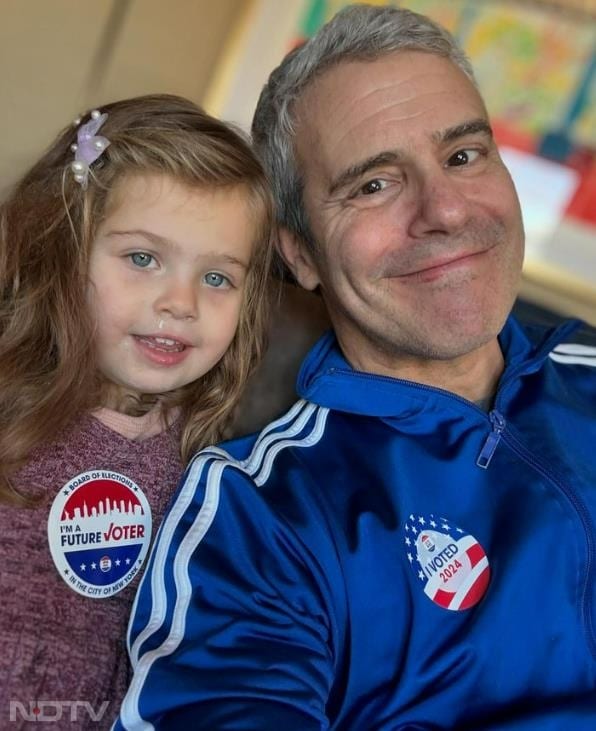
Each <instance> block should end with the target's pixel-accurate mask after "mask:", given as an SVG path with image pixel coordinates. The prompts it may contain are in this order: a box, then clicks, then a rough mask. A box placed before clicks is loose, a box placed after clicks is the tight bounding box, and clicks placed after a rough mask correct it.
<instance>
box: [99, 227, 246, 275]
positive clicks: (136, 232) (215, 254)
mask: <svg viewBox="0 0 596 731" xmlns="http://www.w3.org/2000/svg"><path fill="white" fill-rule="evenodd" d="M107 235H108V236H142V237H144V238H145V239H147V241H150V242H151V243H153V244H158V245H161V246H165V247H166V248H168V249H171V250H172V251H176V250H177V249H178V248H179V247H178V245H177V244H176V243H175V242H174V241H170V239H166V238H165V237H164V236H160V235H159V234H155V233H153V232H152V231H145V229H142V228H137V229H131V230H128V231H116V230H114V231H109V232H108V234H107ZM201 258H203V259H211V258H212V259H214V260H219V261H222V262H226V263H227V264H236V265H237V266H240V267H242V268H243V269H248V264H247V262H245V261H243V260H242V259H238V258H237V257H235V256H232V255H231V254H225V253H222V252H221V251H207V252H205V253H204V254H201Z"/></svg>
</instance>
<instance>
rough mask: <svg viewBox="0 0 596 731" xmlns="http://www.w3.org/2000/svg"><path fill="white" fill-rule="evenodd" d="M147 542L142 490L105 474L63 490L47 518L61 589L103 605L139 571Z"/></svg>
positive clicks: (147, 523)
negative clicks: (99, 600) (68, 588)
mask: <svg viewBox="0 0 596 731" xmlns="http://www.w3.org/2000/svg"><path fill="white" fill-rule="evenodd" d="M150 540H151V509H150V507H149V503H148V501H147V498H146V497H145V495H144V494H143V491H142V490H141V488H140V487H139V486H138V485H137V484H136V483H134V482H133V481H132V480H131V479H129V478H128V477H127V476H126V475H122V474H120V473H118V472H111V471H109V470H94V471H91V472H83V473H81V474H80V475H77V476H76V477H73V478H72V480H70V481H69V482H67V484H66V485H64V487H62V488H61V489H60V490H59V491H58V494H57V495H56V497H55V498H54V502H53V503H52V507H51V508H50V513H49V516H48V544H49V549H50V553H51V555H52V558H53V560H54V564H55V566H56V569H57V570H58V573H59V574H60V576H61V577H62V578H63V579H64V581H65V582H66V584H67V585H68V586H69V587H70V588H71V589H72V590H73V591H75V592H77V593H78V594H83V595H84V596H88V597H91V598H93V599H107V598H108V597H110V596H113V595H114V594H117V593H118V592H119V591H121V590H122V589H124V588H125V587H126V586H127V585H128V584H129V583H130V582H131V581H132V580H133V579H134V577H135V576H136V575H137V573H138V572H139V569H140V568H141V566H142V564H143V561H144V560H145V556H146V554H147V550H148V548H149V542H150Z"/></svg>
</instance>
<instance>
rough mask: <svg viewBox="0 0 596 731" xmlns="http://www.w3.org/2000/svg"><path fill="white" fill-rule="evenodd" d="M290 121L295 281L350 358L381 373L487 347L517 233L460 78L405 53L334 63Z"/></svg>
mask: <svg viewBox="0 0 596 731" xmlns="http://www.w3.org/2000/svg"><path fill="white" fill-rule="evenodd" d="M296 116H297V134H296V142H295V146H296V155H297V161H298V166H299V170H300V172H301V174H302V177H303V180H304V205H305V207H306V213H307V216H308V219H309V221H310V225H311V229H312V233H313V236H314V240H315V241H316V242H317V251H316V253H315V254H314V255H309V254H308V252H306V253H305V257H306V264H304V265H303V266H302V267H300V268H299V269H297V276H298V279H299V281H300V282H301V284H303V286H305V287H307V288H309V289H313V288H314V287H316V286H320V288H321V292H322V295H323V298H324V300H325V302H326V304H327V307H328V309H329V313H330V316H331V319H332V322H333V325H334V327H335V330H336V333H337V335H338V338H339V341H340V344H341V346H342V349H343V350H344V353H345V355H346V356H347V357H348V359H349V360H350V362H351V363H352V364H353V365H354V366H355V367H356V368H359V369H361V370H368V371H373V372H394V371H395V367H396V365H399V364H401V363H403V362H404V360H408V359H410V360H412V361H413V362H416V361H417V360H418V361H420V360H421V359H422V360H426V361H428V360H448V359H454V358H457V357H459V356H462V355H465V354H467V353H470V352H472V351H474V350H476V349H477V348H480V347H481V346H482V345H484V344H486V343H488V342H490V341H491V340H493V339H494V337H495V336H496V334H497V333H498V332H499V330H500V329H501V327H502V325H503V322H504V320H505V318H506V316H507V313H508V312H509V310H510V308H511V306H512V304H513V300H514V297H515V293H516V290H517V286H518V281H519V276H520V271H521V263H522V257H523V229H522V222H521V214H520V208H519V203H518V199H517V196H516V193H515V190H514V188H513V184H512V181H511V178H510V176H509V173H508V172H507V170H506V168H505V167H504V165H503V163H502V162H501V159H500V157H499V154H498V152H497V149H496V146H495V144H494V141H493V139H492V135H491V131H490V127H489V125H488V121H487V114H486V110H485V108H484V104H483V102H482V100H481V98H480V96H479V94H478V92H477V91H476V89H475V88H474V86H473V84H472V83H471V82H470V81H469V80H468V79H467V77H466V76H465V75H464V74H463V72H462V71H461V70H459V69H458V68H457V67H456V66H455V65H453V64H452V63H451V62H450V61H448V60H447V59H444V58H441V57H438V56H434V55H431V54H428V53H421V52H416V51H402V52H398V53H394V54H390V55H388V56H385V57H382V58H381V59H379V60H376V61H373V62H359V61H355V62H345V63H341V64H339V65H338V66H336V67H333V68H331V69H330V70H329V71H327V72H325V73H324V74H323V75H322V76H321V77H320V78H319V79H317V80H316V81H315V82H313V84H312V85H311V86H310V87H309V88H308V89H307V90H306V92H305V93H304V95H303V96H302V98H301V99H300V101H299V102H298V104H297V107H296ZM302 251H303V252H304V249H302Z"/></svg>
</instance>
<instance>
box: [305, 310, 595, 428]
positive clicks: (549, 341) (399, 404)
mask: <svg viewBox="0 0 596 731" xmlns="http://www.w3.org/2000/svg"><path fill="white" fill-rule="evenodd" d="M580 325H581V323H580V322H579V321H577V320H571V321H569V322H565V323H563V324H562V325H560V326H559V327H557V328H553V329H551V330H547V331H545V330H544V329H542V328H531V327H529V328H524V327H522V326H521V325H520V324H519V323H518V322H517V320H516V319H515V318H514V317H513V316H510V317H509V318H508V319H507V321H506V323H505V326H504V328H503V330H502V331H501V333H500V334H499V344H500V346H501V350H502V352H503V356H504V359H505V369H504V371H503V374H502V376H501V379H500V381H499V386H498V393H497V398H498V399H499V400H500V401H502V398H501V395H502V394H503V393H504V392H505V391H506V390H508V389H509V386H510V385H511V384H512V383H514V382H517V381H518V380H519V379H520V378H522V377H523V376H525V375H528V374H530V373H534V372H536V371H537V370H539V369H540V368H541V367H542V365H543V364H544V361H545V359H546V358H547V357H548V354H549V353H550V352H551V350H552V349H553V348H554V347H555V346H556V345H557V344H558V343H560V342H561V341H563V340H565V339H566V337H567V336H568V335H570V334H571V333H572V332H573V331H574V330H576V329H577V328H578V327H579V326H580ZM296 388H297V391H298V394H299V396H301V397H302V398H304V399H307V400H308V401H312V402H314V403H316V404H319V405H320V406H324V407H326V408H331V409H337V410H339V411H347V412H350V413H355V414H362V415H368V416H379V417H390V416H404V415H409V414H412V413H415V412H418V411H420V410H422V409H424V410H427V409H428V408H429V406H430V407H432V408H434V407H435V406H436V407H439V406H441V405H442V406H449V407H451V408H453V407H454V406H457V405H459V406H461V407H465V408H469V407H470V406H474V405H473V404H472V403H471V402H469V401H466V400H465V399H463V398H461V397H460V396H456V395H455V394H453V393H450V392H448V391H444V390H442V389H439V388H433V387H431V386H426V385H423V384H419V383H415V382H413V381H407V380H404V379H399V378H390V377H388V376H380V375H375V374H372V373H363V372H361V371H356V370H354V369H353V368H352V366H351V365H350V364H349V363H348V362H347V360H346V359H345V358H344V356H343V354H342V352H341V350H340V348H339V345H338V342H337V339H336V337H335V335H334V333H333V332H332V331H329V332H327V333H325V335H323V336H322V337H321V338H320V339H319V340H318V341H317V342H316V343H315V345H314V346H313V347H312V349H311V350H310V352H309V353H308V355H307V356H306V359H305V361H304V363H303V364H302V368H301V369H300V372H299V374H298V381H297V386H296ZM474 408H476V407H474Z"/></svg>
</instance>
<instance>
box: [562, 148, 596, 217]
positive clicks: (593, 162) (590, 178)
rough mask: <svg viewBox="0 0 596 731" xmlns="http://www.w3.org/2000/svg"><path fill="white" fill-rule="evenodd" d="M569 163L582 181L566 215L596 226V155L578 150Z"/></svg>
mask: <svg viewBox="0 0 596 731" xmlns="http://www.w3.org/2000/svg"><path fill="white" fill-rule="evenodd" d="M567 163H568V165H569V166H570V167H572V168H573V169H574V170H577V171H578V172H579V173H580V175H581V181H580V184H579V186H578V188H577V190H576V191H575V194H574V196H573V198H572V199H571V201H570V202H569V205H568V206H567V210H566V215H568V216H573V218H577V219H579V220H580V221H582V222H584V223H591V224H592V225H596V155H595V154H594V153H593V152H592V151H591V150H578V151H577V152H575V153H574V154H573V155H571V157H570V158H569V160H568V161H567Z"/></svg>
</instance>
